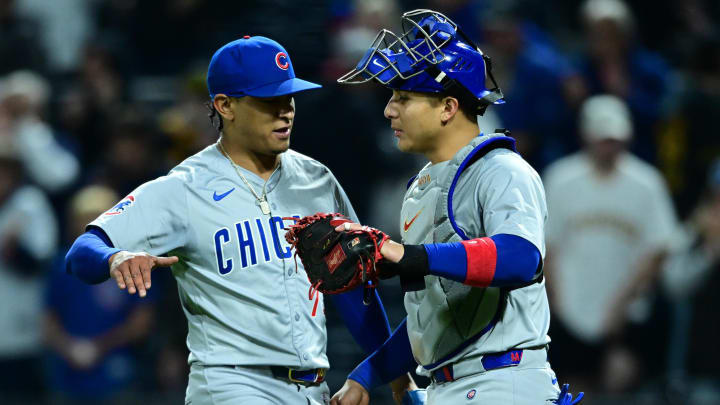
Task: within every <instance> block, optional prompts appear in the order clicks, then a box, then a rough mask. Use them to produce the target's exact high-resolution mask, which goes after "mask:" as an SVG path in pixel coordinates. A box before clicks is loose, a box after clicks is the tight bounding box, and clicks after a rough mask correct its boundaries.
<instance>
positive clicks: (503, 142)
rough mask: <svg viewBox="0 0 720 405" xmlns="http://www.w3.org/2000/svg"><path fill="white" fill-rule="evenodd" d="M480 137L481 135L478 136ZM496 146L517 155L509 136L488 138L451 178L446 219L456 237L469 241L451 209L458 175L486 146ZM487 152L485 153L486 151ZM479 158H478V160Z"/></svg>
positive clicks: (467, 157) (512, 140)
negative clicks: (448, 220)
mask: <svg viewBox="0 0 720 405" xmlns="http://www.w3.org/2000/svg"><path fill="white" fill-rule="evenodd" d="M478 136H482V133H480V135H478ZM498 142H499V144H498V145H493V146H497V147H505V148H507V149H510V150H512V151H513V152H515V153H517V149H515V139H513V138H510V137H509V136H498V137H495V138H490V139H488V140H486V141H485V142H482V143H481V144H479V145H478V146H476V147H475V148H474V149H473V150H472V151H470V153H469V154H468V155H467V156H466V157H465V160H463V161H462V163H460V167H458V170H457V172H456V173H455V177H454V178H453V181H452V183H451V184H450V189H449V190H448V218H449V219H450V224H451V225H452V227H453V229H454V230H455V232H457V234H458V235H460V237H461V238H463V239H465V240H468V239H470V238H469V237H468V236H467V235H466V234H465V231H463V230H462V229H460V227H459V226H458V225H457V223H456V222H455V214H454V213H453V209H452V199H453V193H454V192H455V186H457V182H458V180H459V179H460V175H461V174H462V172H463V171H465V169H466V167H467V166H468V165H469V164H470V162H473V161H474V158H475V156H476V155H477V154H478V153H479V152H482V151H483V150H484V149H485V148H486V147H487V146H489V145H492V144H494V143H498ZM486 152H487V151H486ZM480 157H482V155H481V156H478V157H477V158H478V159H479V158H480Z"/></svg>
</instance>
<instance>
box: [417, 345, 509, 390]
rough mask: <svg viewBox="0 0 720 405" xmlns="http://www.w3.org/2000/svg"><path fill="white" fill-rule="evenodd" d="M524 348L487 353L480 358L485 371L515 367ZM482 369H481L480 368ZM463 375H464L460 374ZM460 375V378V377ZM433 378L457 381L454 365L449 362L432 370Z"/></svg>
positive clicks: (442, 380) (436, 381) (440, 381)
mask: <svg viewBox="0 0 720 405" xmlns="http://www.w3.org/2000/svg"><path fill="white" fill-rule="evenodd" d="M522 356H523V350H522V349H520V350H508V351H506V352H500V353H490V354H485V355H483V356H482V358H481V359H480V362H481V363H482V366H483V368H484V369H485V371H489V370H495V369H498V368H503V367H513V366H517V365H518V364H520V360H522ZM479 371H480V370H479ZM459 377H462V376H459ZM459 377H458V378H459ZM431 378H432V380H433V381H434V382H435V383H436V384H442V383H445V382H452V381H455V373H454V372H453V365H452V364H448V365H446V366H443V367H440V368H439V369H437V370H435V371H433V372H432V375H431Z"/></svg>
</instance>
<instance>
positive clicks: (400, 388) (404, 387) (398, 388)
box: [390, 374, 418, 404]
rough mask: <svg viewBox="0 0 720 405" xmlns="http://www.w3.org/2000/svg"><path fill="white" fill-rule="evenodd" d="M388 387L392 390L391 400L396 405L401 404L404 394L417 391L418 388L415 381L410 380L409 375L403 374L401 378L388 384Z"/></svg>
mask: <svg viewBox="0 0 720 405" xmlns="http://www.w3.org/2000/svg"><path fill="white" fill-rule="evenodd" d="M390 387H391V388H392V394H393V399H394V400H395V403H396V404H402V398H403V396H405V393H406V392H408V391H414V390H417V389H418V386H417V385H416V384H415V381H414V380H413V379H412V377H411V376H410V374H405V375H403V376H402V377H399V378H397V379H395V380H393V381H392V382H391V383H390Z"/></svg>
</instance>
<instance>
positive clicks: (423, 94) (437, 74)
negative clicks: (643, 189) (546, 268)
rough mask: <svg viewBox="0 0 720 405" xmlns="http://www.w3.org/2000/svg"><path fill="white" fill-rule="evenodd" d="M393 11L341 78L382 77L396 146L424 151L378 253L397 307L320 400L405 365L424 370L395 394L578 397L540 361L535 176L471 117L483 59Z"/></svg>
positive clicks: (492, 99) (484, 95)
mask: <svg viewBox="0 0 720 405" xmlns="http://www.w3.org/2000/svg"><path fill="white" fill-rule="evenodd" d="M402 23H403V27H404V29H405V32H403V33H402V34H401V35H395V34H393V33H392V32H389V31H382V32H381V33H380V34H379V35H378V37H377V39H376V41H375V42H374V43H373V44H372V46H371V47H370V49H369V50H368V52H367V53H366V54H365V56H364V57H363V59H362V60H361V61H360V63H358V65H357V67H356V68H355V69H354V70H353V71H351V72H349V73H348V74H346V75H345V76H343V77H342V78H341V79H339V82H341V83H362V82H367V81H371V80H374V81H378V82H380V83H381V84H383V85H384V86H386V87H388V88H390V89H392V91H393V94H392V98H391V99H390V101H389V102H388V104H387V106H386V107H385V116H386V117H387V118H388V119H389V120H390V124H391V127H392V128H393V129H394V131H395V136H396V138H397V141H398V148H399V149H400V150H402V151H404V152H409V153H419V154H422V155H423V156H425V157H426V158H427V159H428V160H429V163H428V164H427V165H426V166H425V167H424V168H423V169H422V170H421V171H420V172H419V173H418V175H417V176H416V177H415V178H413V180H411V182H410V183H409V185H408V189H407V192H406V194H405V198H404V201H403V205H402V211H401V221H402V222H401V224H400V232H401V234H402V235H403V236H402V244H399V243H394V242H390V243H386V244H385V245H384V246H383V248H382V251H381V253H382V254H383V256H384V257H385V259H386V260H387V261H388V262H389V263H386V264H384V265H381V267H380V277H381V278H383V277H385V278H387V277H392V276H395V275H397V276H400V277H401V281H402V284H403V285H404V286H405V289H406V293H405V308H406V310H407V314H408V316H407V318H406V320H405V322H404V323H403V324H402V325H401V326H400V327H398V329H397V330H396V331H395V332H394V333H393V335H392V336H391V338H390V339H388V341H387V342H385V343H384V344H383V346H382V347H381V348H380V349H378V351H376V352H375V353H373V354H372V355H371V356H369V357H368V358H367V359H366V360H365V361H363V362H362V363H361V364H360V365H359V366H358V367H357V368H356V369H355V370H354V371H353V372H352V373H351V374H350V376H349V378H348V380H347V381H346V383H345V385H344V386H343V388H342V389H341V390H340V391H339V392H338V393H336V394H335V395H334V396H333V399H332V401H331V403H333V404H342V405H346V404H362V403H367V400H368V392H369V391H370V390H371V389H372V388H373V387H375V386H377V385H380V384H382V383H384V382H386V381H389V380H390V379H392V378H395V377H396V376H398V375H401V374H402V373H405V372H407V371H408V370H410V369H412V368H415V367H416V372H417V373H418V374H421V375H424V376H427V377H430V379H431V381H432V382H431V384H430V386H429V387H428V389H427V392H425V393H423V392H422V391H412V392H409V393H408V394H406V395H405V399H404V400H405V401H406V402H407V403H424V401H425V399H424V398H425V397H426V400H427V403H428V404H438V405H439V404H457V403H468V401H475V402H477V403H482V404H493V405H501V404H503V405H505V404H516V405H524V404H528V405H530V404H545V403H562V404H570V403H576V402H577V401H579V399H580V398H582V396H580V397H579V398H577V399H576V400H575V401H574V402H573V400H572V396H571V394H569V393H568V392H567V387H564V389H563V390H562V391H561V389H560V387H559V386H558V384H557V379H556V377H555V374H554V372H553V370H552V369H551V368H550V365H549V363H548V361H547V350H548V344H549V343H550V338H549V337H548V327H549V324H550V312H549V308H548V301H547V296H546V292H545V283H544V280H543V277H542V262H543V256H544V254H545V242H544V236H543V234H544V231H543V228H544V225H545V221H546V219H547V208H546V206H545V194H544V190H543V186H542V183H541V181H540V178H539V176H538V174H537V173H536V172H535V170H533V168H532V167H531V166H530V165H529V164H528V163H527V162H525V161H524V160H523V159H522V158H521V157H520V155H519V154H518V153H517V152H516V151H515V141H514V140H513V139H512V138H510V137H508V136H507V135H506V133H504V132H503V133H494V134H483V133H481V132H480V129H479V127H478V124H477V115H482V113H483V112H484V111H485V109H486V108H487V107H488V106H489V105H493V104H503V103H504V100H503V98H502V93H501V91H500V90H499V88H498V86H497V84H496V83H495V80H494V78H493V76H492V71H491V66H490V61H489V58H487V57H486V56H485V55H483V54H482V52H481V51H480V49H479V48H478V47H477V46H476V45H474V44H473V43H472V41H471V40H470V39H469V38H467V37H466V36H465V35H464V34H463V33H462V32H461V31H460V30H459V28H458V27H457V25H455V24H454V23H453V22H452V21H451V20H449V19H448V18H447V17H445V16H443V15H442V14H440V13H437V12H433V11H430V10H416V11H412V12H408V13H405V14H404V15H403V18H402ZM486 75H487V76H488V77H489V78H490V79H491V81H492V83H493V85H494V87H493V88H491V89H487V88H486V87H485V81H486V80H485V79H486ZM478 134H479V135H478ZM359 226H360V225H358V224H353V225H350V226H348V228H350V229H356V228H358V227H359ZM338 230H340V229H338ZM380 264H382V262H380Z"/></svg>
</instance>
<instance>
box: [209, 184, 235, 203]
mask: <svg viewBox="0 0 720 405" xmlns="http://www.w3.org/2000/svg"><path fill="white" fill-rule="evenodd" d="M234 190H235V187H233V188H231V189H230V190H228V191H226V192H224V193H222V194H218V193H217V191H216V192H214V193H213V200H215V201H220V200H222V199H223V198H225V197H227V195H228V194H230V193H232V192H233V191H234Z"/></svg>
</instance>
